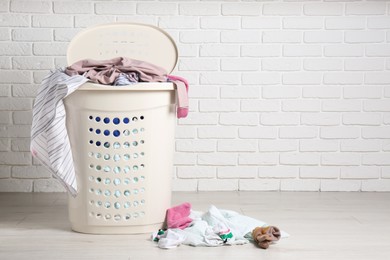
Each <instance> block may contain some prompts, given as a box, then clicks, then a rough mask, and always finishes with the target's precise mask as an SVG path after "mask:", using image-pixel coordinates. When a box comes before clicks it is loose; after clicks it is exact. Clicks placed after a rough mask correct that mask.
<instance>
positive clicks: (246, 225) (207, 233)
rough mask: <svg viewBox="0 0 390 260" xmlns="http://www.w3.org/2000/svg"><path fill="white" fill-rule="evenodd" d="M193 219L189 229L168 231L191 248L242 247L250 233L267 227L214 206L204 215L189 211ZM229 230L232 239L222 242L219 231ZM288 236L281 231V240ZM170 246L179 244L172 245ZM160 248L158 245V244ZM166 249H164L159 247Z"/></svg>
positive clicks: (259, 222) (252, 219)
mask: <svg viewBox="0 0 390 260" xmlns="http://www.w3.org/2000/svg"><path fill="white" fill-rule="evenodd" d="M189 217H190V218H191V219H193V221H192V223H191V224H190V226H189V227H187V228H185V229H168V231H173V232H174V233H176V234H178V236H179V237H181V238H183V237H185V240H184V241H182V243H183V244H185V245H191V246H222V245H225V244H226V245H243V244H247V243H249V240H248V238H250V237H251V232H252V230H253V229H254V228H255V227H264V226H268V225H267V224H266V223H265V222H263V221H260V220H257V219H254V218H251V217H247V216H244V215H240V214H239V213H237V212H235V211H231V210H219V209H218V208H216V207H215V206H214V205H211V206H210V208H209V210H208V211H207V212H205V213H202V212H199V211H193V210H191V214H190V216H189ZM226 229H229V230H230V231H231V233H232V235H233V237H232V238H231V239H229V240H227V241H226V242H224V241H223V240H222V239H221V237H220V236H219V235H218V232H219V231H220V230H226ZM289 236H290V235H289V234H288V233H286V232H284V231H281V238H286V237H289ZM170 242H171V243H170V245H172V244H177V245H180V243H178V242H177V243H173V242H172V241H170ZM159 247H160V244H159ZM161 248H166V247H161ZM169 248H174V247H169Z"/></svg>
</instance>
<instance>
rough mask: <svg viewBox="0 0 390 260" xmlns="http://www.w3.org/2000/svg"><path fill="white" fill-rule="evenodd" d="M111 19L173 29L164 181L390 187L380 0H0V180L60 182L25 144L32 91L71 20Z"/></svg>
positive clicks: (389, 107) (61, 51) (224, 187)
mask: <svg viewBox="0 0 390 260" xmlns="http://www.w3.org/2000/svg"><path fill="white" fill-rule="evenodd" d="M114 21H118V22H123V21H127V22H129V21H130V22H141V23H142V22H144V23H151V24H153V25H156V26H159V27H161V28H164V29H166V30H167V31H168V32H169V33H170V34H171V35H172V36H173V37H174V38H175V39H176V41H177V45H178V49H179V55H180V58H179V63H178V66H177V68H176V70H175V72H174V74H177V75H180V76H183V77H186V78H187V79H188V80H189V81H190V82H191V90H190V98H191V101H190V104H191V113H190V115H189V117H188V118H187V119H183V120H180V121H179V122H178V126H177V127H176V135H175V136H176V144H175V149H176V151H175V159H174V163H175V171H174V176H173V188H174V190H184V191H196V190H203V191H206V190H218V191H232V190H248V191H252V190H263V191H280V190H281V191H390V87H389V85H390V2H389V1H379V0H378V1H376V0H370V1H368V0H358V1H347V0H345V1H343V0H334V1H325V0H317V1H304V0H302V1H300V0H296V1H290V0H275V1H244V0H237V1H235V2H232V1H230V0H226V1H223V0H220V1H212V2H211V1H210V2H208V1H199V0H190V1H178V0H177V1H175V0H172V1H158V0H152V1H140V0H139V1H128V0H124V1H106V0H90V1H54V0H53V1H51V0H37V1H27V0H3V1H1V4H0V68H1V71H0V192H1V191H23V192H30V191H35V192H49V191H63V188H62V187H61V186H60V185H59V183H58V181H56V180H55V179H53V178H52V177H51V174H50V173H49V172H48V171H47V170H45V169H44V168H43V167H42V166H40V165H38V164H37V162H36V161H35V160H34V159H33V158H32V157H31V155H30V153H29V145H30V125H31V109H32V104H33V99H34V97H35V94H36V90H37V88H38V86H39V83H40V81H41V79H42V78H43V77H44V76H45V75H46V74H47V72H48V71H49V70H50V69H51V68H55V67H56V66H64V65H65V55H66V48H67V46H68V43H69V41H70V40H71V39H72V37H74V35H75V34H76V33H77V32H79V31H80V30H81V29H83V28H84V27H87V26H92V25H95V24H100V23H107V22H114Z"/></svg>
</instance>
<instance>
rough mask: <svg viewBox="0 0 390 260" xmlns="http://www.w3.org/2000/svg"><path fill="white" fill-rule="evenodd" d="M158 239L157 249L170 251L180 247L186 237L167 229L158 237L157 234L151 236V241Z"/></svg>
mask: <svg viewBox="0 0 390 260" xmlns="http://www.w3.org/2000/svg"><path fill="white" fill-rule="evenodd" d="M156 238H158V244H157V245H158V247H159V248H163V249H171V248H176V247H177V246H180V245H181V244H182V243H183V241H184V240H185V239H186V236H185V235H183V234H180V233H178V232H176V231H175V230H174V229H168V230H167V231H165V232H164V234H162V235H158V232H154V233H153V234H152V240H154V241H156V240H155V239H156Z"/></svg>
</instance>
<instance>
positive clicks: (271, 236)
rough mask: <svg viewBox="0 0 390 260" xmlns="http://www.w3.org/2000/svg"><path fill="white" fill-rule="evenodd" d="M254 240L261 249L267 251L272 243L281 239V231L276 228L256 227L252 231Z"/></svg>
mask: <svg viewBox="0 0 390 260" xmlns="http://www.w3.org/2000/svg"><path fill="white" fill-rule="evenodd" d="M252 238H253V240H254V241H255V243H256V244H257V245H258V246H259V247H260V248H263V249H267V248H268V247H269V245H270V244H271V243H272V242H274V241H278V240H279V239H280V230H279V228H277V227H274V226H268V227H256V228H255V229H253V231H252Z"/></svg>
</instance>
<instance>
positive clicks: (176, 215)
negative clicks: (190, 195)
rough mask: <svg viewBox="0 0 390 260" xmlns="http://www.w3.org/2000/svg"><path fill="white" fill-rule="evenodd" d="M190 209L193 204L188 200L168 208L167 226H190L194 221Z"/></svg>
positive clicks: (182, 227)
mask: <svg viewBox="0 0 390 260" xmlns="http://www.w3.org/2000/svg"><path fill="white" fill-rule="evenodd" d="M190 211H191V204H190V203H188V202H185V203H183V204H180V205H178V206H175V207H173V208H170V209H167V228H168V229H169V228H180V229H185V228H186V227H188V226H189V225H190V223H191V222H192V219H191V218H190V217H189V215H190Z"/></svg>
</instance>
